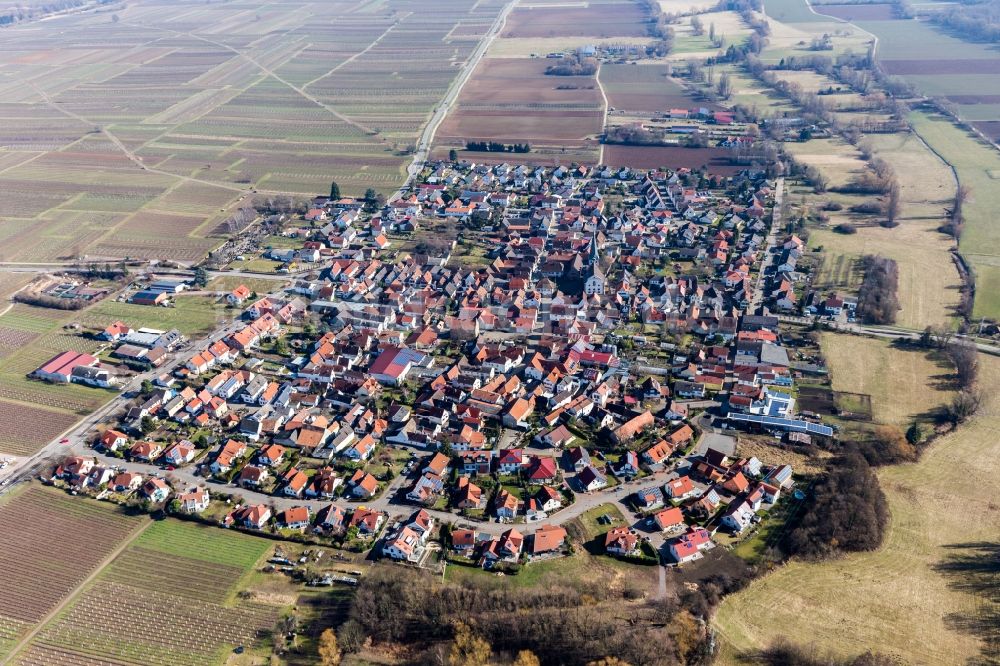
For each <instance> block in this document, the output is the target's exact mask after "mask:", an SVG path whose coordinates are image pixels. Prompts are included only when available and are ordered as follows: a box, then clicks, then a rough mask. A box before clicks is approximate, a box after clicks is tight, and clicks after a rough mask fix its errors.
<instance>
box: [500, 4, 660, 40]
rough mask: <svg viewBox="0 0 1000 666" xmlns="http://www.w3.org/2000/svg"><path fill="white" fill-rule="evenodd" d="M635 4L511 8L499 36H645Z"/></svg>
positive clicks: (643, 18) (641, 13)
mask: <svg viewBox="0 0 1000 666" xmlns="http://www.w3.org/2000/svg"><path fill="white" fill-rule="evenodd" d="M645 19H646V16H645V14H644V12H643V10H642V8H641V7H640V5H639V4H638V3H634V2H627V1H625V2H622V1H621V0H610V1H609V0H605V1H603V2H602V1H597V2H587V3H579V2H565V3H561V4H560V3H547V4H545V5H543V6H539V5H531V4H527V5H526V6H521V7H517V8H515V10H514V11H513V12H511V14H510V16H509V17H508V19H507V24H506V26H504V31H503V33H501V37H514V38H540V37H605V38H607V37H645V36H646V34H647V33H646V26H645Z"/></svg>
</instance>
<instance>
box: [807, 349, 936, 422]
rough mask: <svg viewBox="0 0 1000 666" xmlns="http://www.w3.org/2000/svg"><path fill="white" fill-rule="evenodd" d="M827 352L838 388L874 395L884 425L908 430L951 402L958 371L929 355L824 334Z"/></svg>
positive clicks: (876, 413) (875, 413) (874, 406)
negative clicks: (907, 427) (909, 425)
mask: <svg viewBox="0 0 1000 666" xmlns="http://www.w3.org/2000/svg"><path fill="white" fill-rule="evenodd" d="M822 347H823V354H824V356H826V360H827V364H828V365H829V368H830V374H831V376H832V379H833V389H834V390H835V391H845V392H849V393H865V394H868V395H870V396H871V402H872V416H873V417H874V420H875V421H876V422H878V423H891V424H896V425H901V426H904V427H905V426H906V425H908V424H909V423H910V422H911V421H912V420H913V419H914V418H916V417H918V416H920V415H922V414H926V413H927V412H928V411H930V410H932V409H933V408H934V407H937V406H939V405H942V404H945V403H947V402H948V401H950V400H951V397H952V389H951V383H952V377H951V375H952V373H953V370H952V369H951V367H950V366H948V365H945V364H944V363H939V362H938V361H937V360H936V359H935V358H934V357H933V356H931V355H930V354H928V353H926V352H924V351H909V350H901V349H895V348H893V347H892V346H891V345H890V343H889V342H888V341H886V340H870V339H866V338H858V337H854V336H850V335H840V334H836V333H824V334H823V337H822Z"/></svg>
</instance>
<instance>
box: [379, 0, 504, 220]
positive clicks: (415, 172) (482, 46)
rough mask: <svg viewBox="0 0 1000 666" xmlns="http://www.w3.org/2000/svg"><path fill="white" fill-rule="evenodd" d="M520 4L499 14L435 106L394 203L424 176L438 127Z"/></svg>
mask: <svg viewBox="0 0 1000 666" xmlns="http://www.w3.org/2000/svg"><path fill="white" fill-rule="evenodd" d="M517 2H518V0H512V1H511V2H508V3H507V4H506V5H505V6H504V8H503V10H502V11H501V12H500V14H499V15H497V18H496V20H495V21H494V22H493V26H492V27H491V28H490V31H489V33H487V34H486V36H484V37H483V39H481V40H479V45H478V46H477V47H476V50H475V51H473V52H472V55H471V56H470V57H469V59H468V60H467V61H466V62H465V65H464V66H463V67H462V71H461V72H460V73H459V75H458V77H457V78H456V79H455V80H454V81H453V82H452V84H451V87H450V88H449V89H448V92H447V93H446V94H445V96H444V99H442V100H441V102H440V103H439V104H438V105H437V106H436V107H434V112H433V114H432V115H431V119H430V122H428V123H427V125H426V126H425V127H424V131H423V132H422V133H421V134H420V139H419V140H418V141H417V147H416V150H415V151H414V153H413V160H412V161H411V162H410V166H409V167H407V169H406V171H407V176H406V182H405V183H403V185H402V186H401V187H400V188H399V189H398V190H397V191H396V192H395V193H394V194H393V195H392V196H391V197H389V201H390V202H393V201H396V200H397V199H400V198H402V196H403V195H404V193H405V192H406V190H407V189H408V188H409V187H410V186H411V185H412V184H413V181H414V180H416V178H417V176H419V175H420V171H421V170H422V169H423V168H424V164H425V163H426V162H427V159H428V157H429V156H430V149H431V144H432V143H433V142H434V135H435V134H437V131H438V127H440V126H441V123H442V122H443V121H444V119H445V117H446V116H447V115H448V111H449V110H450V109H451V107H452V105H453V104H455V102H456V101H457V100H458V95H459V93H461V92H462V88H464V87H465V84H466V83H467V82H468V80H469V78H470V77H471V76H472V72H473V71H474V70H475V69H476V65H478V64H479V61H480V60H482V59H483V57H484V56H485V55H486V52H487V51H488V50H489V48H490V46H491V45H492V44H493V40H495V39H496V38H497V37H498V36H499V35H500V32H501V31H502V30H503V27H504V25H505V24H506V23H507V16H508V15H509V14H510V12H511V10H512V9H514V6H515V5H516V4H517Z"/></svg>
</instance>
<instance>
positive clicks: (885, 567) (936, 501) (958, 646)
mask: <svg viewBox="0 0 1000 666" xmlns="http://www.w3.org/2000/svg"><path fill="white" fill-rule="evenodd" d="M981 363H982V369H981V371H980V376H981V380H980V381H981V383H982V384H983V387H982V388H983V390H984V394H985V396H986V400H985V402H984V404H983V407H982V409H981V410H980V414H979V415H977V416H976V417H974V418H973V419H972V420H971V421H970V422H969V423H968V424H967V425H965V426H963V427H962V428H960V429H959V430H957V431H956V432H954V433H952V434H949V435H947V436H945V437H944V438H942V439H941V440H939V441H938V442H936V443H935V444H934V445H932V446H931V447H930V449H929V450H927V451H926V452H925V453H924V456H923V458H922V459H921V461H920V462H918V463H914V464H906V465H899V466H894V467H888V468H885V469H883V470H881V472H880V473H879V479H880V481H881V485H882V488H883V490H884V491H885V494H886V497H887V498H888V500H889V508H890V511H891V514H892V519H891V523H890V526H889V529H888V532H887V534H886V538H885V543H884V545H883V546H882V548H881V549H879V550H878V551H875V552H871V553H858V554H852V555H848V556H846V557H842V558H840V559H836V560H831V561H826V562H821V563H806V562H800V561H793V562H790V563H789V564H787V565H785V566H783V567H781V568H780V569H777V570H776V571H774V572H773V573H771V574H769V575H767V576H765V577H764V578H762V579H759V580H757V581H755V582H754V583H752V584H751V585H750V586H749V587H747V588H745V589H743V590H742V591H740V592H738V593H737V594H735V595H733V596H731V597H728V598H727V599H726V600H725V601H724V602H723V604H722V606H721V607H720V609H719V612H718V614H717V616H716V619H715V626H716V628H717V629H718V631H719V633H720V637H721V639H722V643H723V647H722V653H721V655H720V658H719V660H718V663H721V664H738V663H741V662H740V661H739V659H738V654H739V652H741V651H743V650H751V649H755V648H760V647H763V646H765V645H767V644H768V643H770V642H771V641H773V640H775V639H776V638H778V637H781V636H784V637H788V638H789V639H791V640H793V641H798V642H800V643H802V644H805V645H809V646H810V647H813V648H815V649H816V650H817V651H818V652H823V651H826V650H829V651H831V652H833V653H835V654H837V655H842V656H845V657H846V656H852V657H853V656H855V655H857V654H858V653H861V652H864V651H865V650H867V649H869V648H871V649H872V650H875V651H878V652H881V653H883V654H888V655H891V656H892V657H893V659H895V660H896V661H898V662H899V663H908V664H961V663H971V661H972V660H974V659H976V658H978V657H980V649H981V647H982V645H981V643H980V642H979V640H978V639H977V638H976V637H975V636H973V635H970V634H969V633H964V632H963V631H961V630H960V629H958V628H956V623H955V622H952V621H951V620H950V619H949V618H958V619H960V624H959V626H973V627H974V626H975V625H976V622H977V621H979V622H982V623H983V627H984V630H988V624H987V623H988V620H987V615H986V614H987V613H990V612H994V613H995V612H996V609H995V606H993V605H991V604H990V603H989V602H988V601H987V600H985V599H983V598H978V597H977V596H975V594H973V593H969V592H966V591H963V589H961V588H960V587H958V586H957V585H953V584H952V583H956V584H961V583H962V582H963V581H961V580H958V579H955V578H953V577H952V576H946V575H945V574H944V573H942V572H941V571H939V570H938V569H937V567H938V566H939V565H940V564H941V563H942V562H946V561H947V560H948V559H949V558H950V557H952V556H953V555H954V554H956V552H961V547H962V546H963V545H964V546H968V545H970V544H974V543H976V542H993V543H995V542H996V541H997V539H998V538H1000V528H998V527H997V522H996V520H995V513H996V509H995V507H996V505H997V503H998V502H1000V486H997V484H995V483H994V482H993V481H992V479H993V478H995V476H996V475H997V474H998V473H1000V458H998V457H997V456H996V452H995V448H996V441H997V438H998V437H1000V412H998V411H997V410H998V409H1000V397H998V396H1000V359H996V358H993V357H989V356H982V357H981ZM987 661H988V659H987Z"/></svg>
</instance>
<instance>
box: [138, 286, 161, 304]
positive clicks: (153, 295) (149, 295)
mask: <svg viewBox="0 0 1000 666" xmlns="http://www.w3.org/2000/svg"><path fill="white" fill-rule="evenodd" d="M166 302H167V294H166V292H163V291H152V290H149V289H146V290H144V291H140V292H137V293H136V294H134V295H133V296H132V303H133V304H135V305H163V304H164V303H166Z"/></svg>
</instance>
